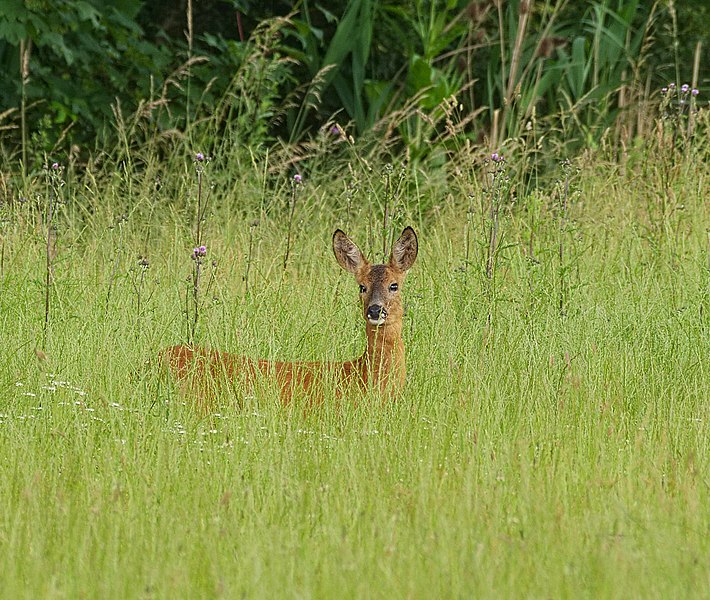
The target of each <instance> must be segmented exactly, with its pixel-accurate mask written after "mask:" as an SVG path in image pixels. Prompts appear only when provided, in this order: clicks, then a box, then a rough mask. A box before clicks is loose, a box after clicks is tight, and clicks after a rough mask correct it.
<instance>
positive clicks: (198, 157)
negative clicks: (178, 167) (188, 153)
mask: <svg viewBox="0 0 710 600" xmlns="http://www.w3.org/2000/svg"><path fill="white" fill-rule="evenodd" d="M195 160H196V161H197V162H202V161H204V160H205V155H204V154H202V152H198V153H197V154H195Z"/></svg>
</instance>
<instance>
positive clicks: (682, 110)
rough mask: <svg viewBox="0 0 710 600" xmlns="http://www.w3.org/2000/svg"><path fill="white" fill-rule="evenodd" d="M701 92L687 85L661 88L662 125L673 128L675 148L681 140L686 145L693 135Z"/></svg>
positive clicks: (669, 85) (672, 134)
mask: <svg viewBox="0 0 710 600" xmlns="http://www.w3.org/2000/svg"><path fill="white" fill-rule="evenodd" d="M699 95H700V90H698V89H697V88H691V86H690V85H689V84H687V83H684V84H682V85H680V86H678V85H676V84H675V83H673V82H671V83H669V84H668V85H667V86H665V87H663V88H661V105H660V113H661V123H662V124H666V123H667V124H668V125H669V126H670V128H671V137H672V140H673V144H672V146H673V148H675V147H676V146H677V145H678V143H679V138H680V140H681V141H682V142H683V143H684V144H685V143H687V142H688V140H689V139H690V137H691V135H692V133H693V120H694V116H695V113H696V112H697V106H696V104H697V98H698V96H699Z"/></svg>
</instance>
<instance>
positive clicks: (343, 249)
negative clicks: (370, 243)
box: [333, 229, 367, 275]
mask: <svg viewBox="0 0 710 600" xmlns="http://www.w3.org/2000/svg"><path fill="white" fill-rule="evenodd" d="M333 253H334V254H335V259H336V260H337V261H338V264H339V265H340V266H341V267H343V269H345V270H346V271H348V272H349V273H352V274H353V275H354V274H355V273H357V271H358V270H359V269H360V268H361V267H362V266H363V265H365V264H367V259H366V258H365V257H364V256H363V254H362V252H360V248H358V247H357V246H356V245H355V242H353V241H352V240H351V239H350V238H349V237H348V236H347V235H345V234H344V233H343V232H342V231H341V230H340V229H338V230H336V232H335V233H334V234H333Z"/></svg>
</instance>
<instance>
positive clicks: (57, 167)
mask: <svg viewBox="0 0 710 600" xmlns="http://www.w3.org/2000/svg"><path fill="white" fill-rule="evenodd" d="M52 170H53V171H58V170H59V163H57V162H55V163H52Z"/></svg>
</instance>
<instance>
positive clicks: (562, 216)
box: [558, 160, 573, 316]
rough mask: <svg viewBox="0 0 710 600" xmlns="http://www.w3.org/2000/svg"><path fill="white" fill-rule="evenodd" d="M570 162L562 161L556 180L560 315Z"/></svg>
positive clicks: (563, 297) (564, 284)
mask: <svg viewBox="0 0 710 600" xmlns="http://www.w3.org/2000/svg"><path fill="white" fill-rule="evenodd" d="M572 170H573V168H572V163H571V162H570V161H569V160H563V161H562V174H563V177H562V179H561V180H559V181H558V188H559V197H560V205H559V218H558V237H559V243H558V257H559V261H560V262H559V275H560V281H559V286H560V289H559V309H560V316H565V315H566V314H567V313H566V311H567V300H568V296H569V281H568V277H567V275H568V270H569V267H568V266H567V265H565V260H566V247H565V240H566V238H567V233H568V231H569V203H570V178H571V174H572Z"/></svg>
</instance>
